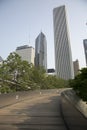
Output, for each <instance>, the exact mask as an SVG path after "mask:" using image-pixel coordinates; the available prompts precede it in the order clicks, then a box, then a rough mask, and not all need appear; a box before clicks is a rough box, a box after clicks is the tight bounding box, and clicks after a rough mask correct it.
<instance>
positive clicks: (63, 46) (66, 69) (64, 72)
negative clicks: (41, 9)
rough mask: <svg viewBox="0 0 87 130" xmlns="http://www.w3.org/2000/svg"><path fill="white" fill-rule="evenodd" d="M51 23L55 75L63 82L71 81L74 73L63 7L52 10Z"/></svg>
mask: <svg viewBox="0 0 87 130" xmlns="http://www.w3.org/2000/svg"><path fill="white" fill-rule="evenodd" d="M53 22H54V46H55V69H56V74H57V76H58V77H60V78H62V79H65V80H68V79H72V78H73V77H74V71H73V62H72V55H71V47H70V39H69V34H68V26H67V15H66V8H65V6H60V7H57V8H54V10H53Z"/></svg>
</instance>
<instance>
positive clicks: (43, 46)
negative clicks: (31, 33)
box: [35, 32, 47, 70]
mask: <svg viewBox="0 0 87 130" xmlns="http://www.w3.org/2000/svg"><path fill="white" fill-rule="evenodd" d="M35 66H42V67H44V68H45V70H47V41H46V37H45V35H44V34H43V33H42V32H41V33H40V34H39V35H38V37H37V38H36V40H35Z"/></svg>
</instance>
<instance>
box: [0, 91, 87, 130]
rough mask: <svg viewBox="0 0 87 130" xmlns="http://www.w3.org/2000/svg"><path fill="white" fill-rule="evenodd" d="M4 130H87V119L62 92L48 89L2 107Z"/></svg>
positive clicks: (0, 124)
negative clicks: (64, 97) (63, 96)
mask: <svg viewBox="0 0 87 130" xmlns="http://www.w3.org/2000/svg"><path fill="white" fill-rule="evenodd" d="M62 110H63V111H62ZM63 114H64V115H63ZM64 116H65V117H64ZM65 119H66V121H65ZM77 120H78V121H77ZM67 121H68V122H67ZM80 121H81V122H80ZM73 122H74V123H73ZM81 124H82V125H81ZM67 125H69V126H67ZM80 128H81V129H80ZM0 130H87V120H86V119H85V118H84V117H83V116H82V115H81V113H79V112H78V111H77V110H76V109H75V108H74V107H72V106H71V104H70V103H69V102H67V101H66V100H65V99H63V98H61V96H60V92H58V91H57V90H52V91H51V90H50V91H49V90H48V91H43V92H38V94H37V95H35V94H32V95H31V96H29V98H27V99H25V100H22V101H20V102H18V103H16V104H13V105H10V106H7V107H3V108H1V109H0Z"/></svg>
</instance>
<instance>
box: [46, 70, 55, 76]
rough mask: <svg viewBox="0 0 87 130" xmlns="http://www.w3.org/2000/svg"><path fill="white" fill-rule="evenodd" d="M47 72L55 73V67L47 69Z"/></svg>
mask: <svg viewBox="0 0 87 130" xmlns="http://www.w3.org/2000/svg"><path fill="white" fill-rule="evenodd" d="M47 73H48V75H55V69H53V68H51V69H47Z"/></svg>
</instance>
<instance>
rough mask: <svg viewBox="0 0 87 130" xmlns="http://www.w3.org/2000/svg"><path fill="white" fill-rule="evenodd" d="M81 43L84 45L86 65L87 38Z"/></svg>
mask: <svg viewBox="0 0 87 130" xmlns="http://www.w3.org/2000/svg"><path fill="white" fill-rule="evenodd" d="M83 45H84V51H85V60H86V66H87V39H85V40H83Z"/></svg>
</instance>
